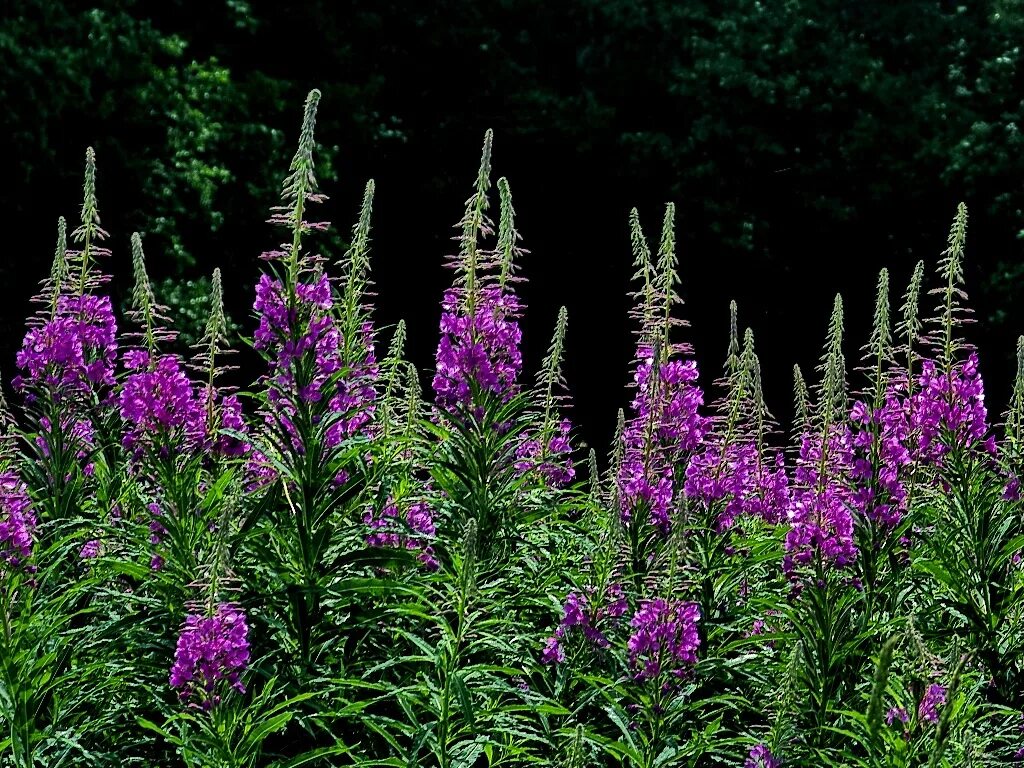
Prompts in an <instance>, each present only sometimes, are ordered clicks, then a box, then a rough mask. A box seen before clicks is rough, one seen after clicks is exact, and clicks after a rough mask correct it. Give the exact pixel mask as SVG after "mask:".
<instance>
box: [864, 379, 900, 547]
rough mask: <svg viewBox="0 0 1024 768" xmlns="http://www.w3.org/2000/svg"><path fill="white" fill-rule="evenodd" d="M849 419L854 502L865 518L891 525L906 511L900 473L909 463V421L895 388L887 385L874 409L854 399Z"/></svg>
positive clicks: (897, 522) (886, 525) (885, 525)
mask: <svg viewBox="0 0 1024 768" xmlns="http://www.w3.org/2000/svg"><path fill="white" fill-rule="evenodd" d="M850 421H851V422H852V423H853V427H854V430H855V432H854V436H853V448H854V452H855V458H854V462H853V468H852V473H851V476H852V478H853V480H854V482H855V484H856V488H855V490H854V496H853V500H854V504H855V506H856V508H857V510H858V512H860V513H861V514H863V515H864V516H865V517H867V518H868V519H869V520H872V521H874V522H876V523H879V524H880V525H882V526H884V527H886V528H889V529H891V528H894V527H896V526H897V525H899V522H900V520H901V519H902V517H903V513H904V512H905V511H906V505H907V488H906V484H905V483H904V479H905V478H904V475H905V472H906V468H907V467H908V466H909V465H911V464H912V463H913V456H912V455H911V452H910V450H909V448H908V444H909V442H910V429H911V427H910V420H909V419H908V418H907V413H906V409H905V407H904V404H903V402H902V401H901V400H900V398H899V395H898V388H897V387H895V386H893V387H890V390H889V392H888V394H887V395H886V398H885V402H884V403H883V405H882V407H881V408H877V409H875V410H872V409H871V408H870V407H869V406H868V405H867V404H866V403H864V402H863V401H860V400H858V401H857V402H856V403H854V405H853V408H852V410H851V411H850Z"/></svg>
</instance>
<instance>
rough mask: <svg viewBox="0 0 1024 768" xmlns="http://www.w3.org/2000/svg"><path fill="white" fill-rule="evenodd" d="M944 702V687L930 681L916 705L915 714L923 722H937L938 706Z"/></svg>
mask: <svg viewBox="0 0 1024 768" xmlns="http://www.w3.org/2000/svg"><path fill="white" fill-rule="evenodd" d="M945 703H946V689H945V687H943V686H941V685H939V684H938V683H932V684H931V685H929V686H928V689H927V690H926V691H925V692H924V696H922V697H921V703H920V704H918V705H917V716H918V718H920V720H921V722H923V723H937V722H938V721H939V707H942V706H943V705H945Z"/></svg>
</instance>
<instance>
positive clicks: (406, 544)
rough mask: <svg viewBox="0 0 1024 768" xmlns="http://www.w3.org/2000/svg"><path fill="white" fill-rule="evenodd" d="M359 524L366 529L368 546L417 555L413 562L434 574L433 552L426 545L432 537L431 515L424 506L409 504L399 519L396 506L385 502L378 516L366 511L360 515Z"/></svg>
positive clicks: (428, 507) (433, 531)
mask: <svg viewBox="0 0 1024 768" xmlns="http://www.w3.org/2000/svg"><path fill="white" fill-rule="evenodd" d="M403 521H404V525H403ZM363 522H364V523H365V524H366V525H367V526H369V528H370V533H369V534H368V535H367V536H366V543H367V544H368V545H369V546H371V547H386V548H390V549H408V550H411V551H417V552H419V554H418V555H417V559H418V560H419V561H420V562H421V563H422V564H423V566H424V567H425V568H426V569H427V570H430V571H435V570H437V568H438V562H437V558H435V557H434V548H433V547H432V546H430V545H429V544H427V543H426V542H427V541H429V540H430V539H433V538H434V535H435V533H436V529H435V527H434V511H433V510H432V509H431V508H430V505H429V504H427V502H425V501H417V502H413V503H412V504H410V505H409V506H408V508H407V509H406V511H405V514H404V515H403V514H402V513H401V511H400V510H399V507H398V505H397V504H396V503H395V502H394V501H392V500H391V499H388V502H387V504H385V505H384V508H383V509H382V510H381V511H380V514H379V515H374V513H373V511H372V510H368V511H367V512H366V514H364V515H363Z"/></svg>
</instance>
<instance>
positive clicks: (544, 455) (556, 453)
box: [516, 419, 576, 488]
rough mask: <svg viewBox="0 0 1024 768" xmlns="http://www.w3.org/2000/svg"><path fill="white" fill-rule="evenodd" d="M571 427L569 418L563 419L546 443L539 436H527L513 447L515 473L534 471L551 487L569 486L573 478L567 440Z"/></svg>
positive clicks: (574, 472) (573, 469)
mask: <svg viewBox="0 0 1024 768" xmlns="http://www.w3.org/2000/svg"><path fill="white" fill-rule="evenodd" d="M571 430H572V424H570V423H569V420H568V419H562V420H561V421H560V422H559V423H558V425H557V427H556V428H555V431H554V434H552V435H551V436H550V437H549V438H548V439H547V445H546V446H545V445H544V440H543V438H541V437H532V438H528V439H526V440H524V441H523V442H522V443H520V444H519V447H518V448H517V449H516V472H518V473H519V474H521V475H522V474H526V473H527V472H530V471H531V470H532V471H535V472H537V473H538V474H539V475H540V476H541V477H542V478H543V479H544V482H545V483H546V484H547V485H548V486H550V487H551V488H564V487H565V486H567V485H569V483H571V482H572V481H573V479H574V478H575V477H576V468H575V467H574V466H573V462H572V443H571V442H570V439H569V433H570V431H571Z"/></svg>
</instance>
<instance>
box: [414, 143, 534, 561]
mask: <svg viewBox="0 0 1024 768" xmlns="http://www.w3.org/2000/svg"><path fill="white" fill-rule="evenodd" d="M491 142H492V134H491V132H490V131H488V132H487V134H486V136H485V137H484V146H483V152H482V154H481V158H480V166H479V170H478V172H477V178H476V184H475V191H474V193H473V195H472V196H471V197H470V198H469V200H467V202H466V209H465V212H464V214H463V217H462V219H461V221H460V222H459V223H458V225H457V228H458V230H459V234H458V236H457V237H456V238H454V239H455V240H456V242H457V243H458V252H457V253H456V254H455V255H453V256H451V257H449V259H448V265H447V266H448V267H449V268H450V269H451V270H452V271H453V272H454V276H455V277H454V281H453V284H452V286H451V287H450V288H448V289H447V290H446V291H445V293H444V296H443V298H442V302H441V322H440V331H441V336H440V339H439V341H438V345H437V353H436V355H435V370H434V376H433V380H432V387H433V390H434V416H433V426H432V432H433V433H434V440H433V441H432V442H431V443H430V444H429V446H430V447H429V450H431V451H436V457H435V458H436V460H434V461H431V462H428V466H430V467H431V474H432V476H433V482H434V485H435V486H436V488H437V490H438V491H439V492H440V493H441V494H442V495H443V497H445V498H446V499H447V500H448V501H449V502H450V503H449V505H448V509H449V510H450V511H451V514H450V515H445V517H444V518H443V519H442V520H441V521H440V522H441V525H442V528H444V527H446V526H448V525H449V522H448V521H449V520H450V526H451V527H450V529H449V530H450V531H452V532H453V533H454V532H456V531H459V530H461V529H463V528H464V527H465V525H466V524H467V522H468V521H469V520H470V519H473V520H475V521H476V525H477V546H478V548H479V551H480V553H481V555H482V556H483V557H485V558H490V557H491V555H492V554H493V555H495V556H498V555H500V554H502V553H507V552H509V551H510V550H511V549H512V548H513V547H514V546H515V543H516V538H517V536H518V535H519V527H520V525H521V524H522V523H523V522H525V520H523V519H521V516H520V514H519V507H520V506H521V505H520V503H519V501H520V499H521V493H520V490H521V489H522V488H523V487H524V485H525V484H526V483H527V482H529V480H530V478H531V477H532V473H528V474H524V471H523V470H525V469H526V468H527V467H526V466H525V465H524V464H523V463H522V462H523V461H524V460H525V459H526V458H527V456H525V455H518V456H517V454H518V453H520V452H526V453H530V452H533V449H531V448H529V446H528V443H529V442H532V441H533V440H535V439H537V438H536V437H534V436H533V435H529V436H528V432H529V431H530V428H531V425H532V421H533V419H532V418H531V414H530V409H529V406H530V396H529V393H524V392H523V390H522V386H521V384H520V382H519V376H520V374H521V372H522V366H523V361H522V352H521V350H520V342H521V340H522V331H521V329H520V327H519V317H520V315H521V313H522V310H523V306H522V303H521V301H520V300H519V297H518V295H517V294H516V291H515V285H516V284H517V283H518V282H520V281H521V279H522V278H520V277H519V276H518V275H517V274H516V271H517V265H516V263H515V260H516V258H517V257H520V256H521V255H522V254H523V253H524V251H523V249H522V248H521V247H520V246H519V243H518V241H519V238H520V235H519V233H518V232H517V231H516V229H515V214H514V210H513V208H512V196H511V193H510V191H509V185H508V182H507V180H506V179H504V178H502V179H500V180H499V181H498V188H499V191H500V205H501V211H500V217H499V231H498V238H497V239H498V242H497V247H495V248H487V247H486V244H485V242H484V238H487V237H489V236H490V235H492V234H494V225H493V222H492V221H491V219H490V218H489V217H488V215H487V210H488V208H489V207H490V199H489V196H488V193H489V192H490V189H491V149H492V146H491ZM549 412H550V408H549ZM541 439H543V440H547V441H549V442H548V446H547V449H549V448H550V436H548V435H543V436H541ZM528 463H532V462H528Z"/></svg>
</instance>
